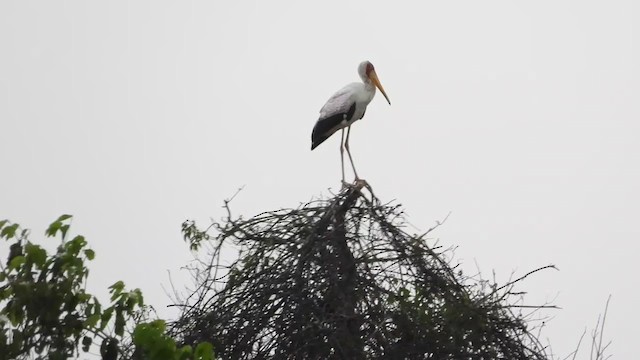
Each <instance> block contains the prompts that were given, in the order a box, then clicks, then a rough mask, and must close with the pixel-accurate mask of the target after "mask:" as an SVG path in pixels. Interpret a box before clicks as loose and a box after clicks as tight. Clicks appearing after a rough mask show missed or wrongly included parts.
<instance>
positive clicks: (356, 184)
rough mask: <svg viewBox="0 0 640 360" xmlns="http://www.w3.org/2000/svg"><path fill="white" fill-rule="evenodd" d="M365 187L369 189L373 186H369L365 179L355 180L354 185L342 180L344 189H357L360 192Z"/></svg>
mask: <svg viewBox="0 0 640 360" xmlns="http://www.w3.org/2000/svg"><path fill="white" fill-rule="evenodd" d="M363 187H366V188H367V189H370V188H371V186H369V183H368V182H367V180H364V179H360V178H355V179H354V180H353V183H348V182H346V181H344V180H342V189H352V188H355V189H356V190H360V189H362V188H363Z"/></svg>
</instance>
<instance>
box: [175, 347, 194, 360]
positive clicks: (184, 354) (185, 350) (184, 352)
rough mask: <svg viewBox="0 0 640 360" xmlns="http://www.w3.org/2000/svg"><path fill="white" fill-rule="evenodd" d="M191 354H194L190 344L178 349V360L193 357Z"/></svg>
mask: <svg viewBox="0 0 640 360" xmlns="http://www.w3.org/2000/svg"><path fill="white" fill-rule="evenodd" d="M191 354H193V348H192V347H191V346H190V345H185V346H183V347H181V348H180V349H179V350H178V360H188V359H191Z"/></svg>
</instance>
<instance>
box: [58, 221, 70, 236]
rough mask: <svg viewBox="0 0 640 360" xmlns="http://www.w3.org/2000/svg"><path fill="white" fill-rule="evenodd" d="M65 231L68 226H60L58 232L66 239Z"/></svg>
mask: <svg viewBox="0 0 640 360" xmlns="http://www.w3.org/2000/svg"><path fill="white" fill-rule="evenodd" d="M67 231H69V225H68V224H67V225H62V226H60V232H61V233H62V238H63V239H64V238H66V237H67Z"/></svg>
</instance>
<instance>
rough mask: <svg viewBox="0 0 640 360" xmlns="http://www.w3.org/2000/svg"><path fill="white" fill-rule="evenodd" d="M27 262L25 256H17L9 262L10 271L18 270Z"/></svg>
mask: <svg viewBox="0 0 640 360" xmlns="http://www.w3.org/2000/svg"><path fill="white" fill-rule="evenodd" d="M26 261H27V259H25V257H24V256H16V257H14V258H13V259H11V261H10V262H9V270H13V269H18V268H19V267H20V266H22V264H24V263H25V262H26Z"/></svg>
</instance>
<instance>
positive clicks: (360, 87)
mask: <svg viewBox="0 0 640 360" xmlns="http://www.w3.org/2000/svg"><path fill="white" fill-rule="evenodd" d="M358 75H360V78H361V79H362V82H361V83H359V82H354V83H351V84H349V85H347V86H345V87H343V88H342V89H340V91H338V92H337V93H335V94H333V96H331V97H330V98H329V100H327V103H326V104H324V106H323V107H322V109H320V118H319V119H318V121H317V122H316V125H315V126H314V127H313V133H312V134H311V150H313V149H315V148H316V147H318V145H320V144H322V143H323V142H324V141H325V140H327V139H328V138H329V137H330V136H331V135H333V133H335V132H336V131H338V130H342V139H341V140H340V163H341V165H342V183H343V184H346V182H345V180H344V149H347V154H348V155H349V161H350V162H351V167H352V168H353V174H354V175H355V177H356V181H358V180H359V177H358V173H357V172H356V167H355V166H354V165H353V158H352V157H351V152H350V151H349V133H350V132H351V124H353V123H354V122H356V121H357V120H360V119H362V117H363V116H364V112H365V110H367V105H369V103H370V102H371V100H372V99H373V96H374V95H375V94H376V87H377V88H378V89H380V91H381V92H382V95H384V97H385V99H387V102H388V103H389V105H391V101H390V100H389V97H388V96H387V93H385V91H384V88H383V87H382V84H380V80H378V75H377V74H376V70H375V69H374V67H373V64H371V63H370V62H369V61H363V62H361V63H360V65H358ZM344 128H347V139H346V141H345V139H344Z"/></svg>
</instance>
